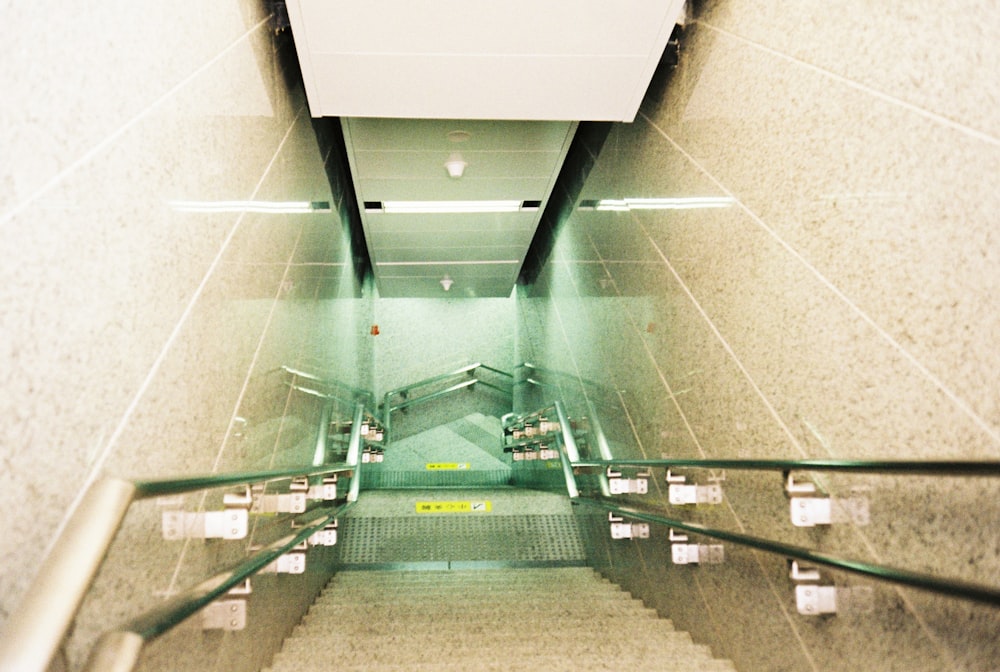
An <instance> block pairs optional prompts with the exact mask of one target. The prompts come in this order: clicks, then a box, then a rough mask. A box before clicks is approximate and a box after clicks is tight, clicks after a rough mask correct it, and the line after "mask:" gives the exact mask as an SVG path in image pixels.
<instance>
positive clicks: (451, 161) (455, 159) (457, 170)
mask: <svg viewBox="0 0 1000 672" xmlns="http://www.w3.org/2000/svg"><path fill="white" fill-rule="evenodd" d="M468 165H469V164H468V163H466V161H465V159H463V158H462V155H461V154H459V153H458V152H452V154H451V156H449V157H448V160H447V161H445V162H444V167H445V170H447V171H448V177H450V178H452V179H455V180H457V179H458V178H460V177H462V174H463V173H465V168H466V167H467V166H468Z"/></svg>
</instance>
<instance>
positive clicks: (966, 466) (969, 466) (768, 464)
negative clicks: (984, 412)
mask: <svg viewBox="0 0 1000 672" xmlns="http://www.w3.org/2000/svg"><path fill="white" fill-rule="evenodd" d="M573 467H574V468H599V469H605V468H607V467H644V468H645V467H666V468H667V469H678V468H683V467H686V468H699V469H732V470H750V471H780V472H788V471H833V472H853V473H866V474H925V475H930V476H1000V461H997V460H851V459H818V460H766V459H761V460H756V459H739V460H729V459H690V460H689V459H671V458H664V459H660V460H633V459H627V458H626V459H620V460H619V459H615V458H611V459H600V460H573Z"/></svg>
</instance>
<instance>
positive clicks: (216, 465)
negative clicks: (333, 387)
mask: <svg viewBox="0 0 1000 672" xmlns="http://www.w3.org/2000/svg"><path fill="white" fill-rule="evenodd" d="M296 121H297V119H296ZM292 126H293V127H294V126H295V122H292ZM278 151H279V152H280V151H281V148H280V147H279V149H278ZM302 231H303V229H302V228H301V227H300V228H299V234H298V236H297V237H296V238H295V245H293V246H292V251H291V255H290V256H289V258H288V263H287V264H286V265H285V272H284V273H283V274H282V276H281V281H280V282H279V283H278V288H277V292H276V293H275V295H274V299H273V300H272V301H271V309H270V310H269V311H268V313H267V320H266V321H265V322H264V326H263V327H262V328H261V332H260V338H259V339H258V341H257V348H256V349H255V350H254V353H253V358H252V359H251V360H250V365H249V366H248V367H247V375H246V377H245V378H244V379H243V387H242V388H240V393H239V395H238V396H237V398H236V404H235V405H234V406H233V413H232V415H231V416H230V418H229V426H228V427H227V428H226V435H225V436H224V437H223V439H222V443H221V444H220V445H219V450H218V452H217V453H216V455H215V462H214V463H213V464H212V473H213V474H214V473H216V472H217V471H218V470H219V464H220V463H221V461H222V454H223V453H224V452H225V450H226V444H227V443H228V442H229V437H230V435H231V434H232V431H233V424H234V423H235V422H236V417H237V416H238V415H239V410H240V406H241V405H242V404H243V398H244V397H245V396H246V392H247V388H249V387H250V378H251V377H252V376H253V374H254V369H255V368H256V366H257V362H258V361H259V360H260V353H261V351H262V350H263V349H264V341H266V340H267V336H268V332H269V330H270V328H271V322H272V321H273V320H274V314H275V312H277V309H278V304H279V303H280V301H281V295H282V294H283V293H284V288H285V283H286V281H287V280H288V275H289V271H290V270H291V268H292V263H291V262H292V259H294V258H295V255H296V254H297V253H298V250H299V243H300V242H301V240H302ZM288 391H289V395H290V394H291V392H292V389H291V388H288ZM278 435H279V437H280V431H279V432H278ZM273 461H274V455H273V454H272V456H271V462H270V463H269V464H268V468H269V469H270V468H271V467H272V466H273Z"/></svg>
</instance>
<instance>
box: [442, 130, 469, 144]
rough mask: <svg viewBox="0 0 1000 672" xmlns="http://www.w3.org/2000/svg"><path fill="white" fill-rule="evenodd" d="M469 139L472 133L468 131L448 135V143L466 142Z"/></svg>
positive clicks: (453, 132)
mask: <svg viewBox="0 0 1000 672" xmlns="http://www.w3.org/2000/svg"><path fill="white" fill-rule="evenodd" d="M471 137H472V133H469V132H468V131H451V132H450V133H448V140H449V142H468V140H469V138H471Z"/></svg>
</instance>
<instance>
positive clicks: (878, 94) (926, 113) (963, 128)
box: [640, 20, 1000, 145]
mask: <svg viewBox="0 0 1000 672" xmlns="http://www.w3.org/2000/svg"><path fill="white" fill-rule="evenodd" d="M692 23H696V24H697V25H699V26H704V27H705V28H708V29H709V30H714V31H715V32H717V33H720V34H722V35H725V36H726V37H729V38H732V39H734V40H737V41H739V42H743V43H744V44H747V45H750V46H751V47H754V48H755V49H759V50H760V51H763V52H765V53H767V54H771V55H772V56H776V57H778V58H781V59H783V60H786V61H788V62H790V63H794V64H796V65H798V66H800V67H803V68H806V69H807V70H812V71H813V72H815V73H818V74H820V75H822V76H824V77H828V78H830V79H833V80H835V81H837V82H840V83H841V84H844V85H845V86H849V87H851V88H852V89H857V90H858V91H863V92H864V93H867V94H868V95H870V96H874V97H875V98H878V99H879V100H882V101H884V102H887V103H889V104H891V105H895V106H897V107H901V108H903V109H905V110H907V111H909V112H913V113H914V114H918V115H920V116H922V117H924V118H926V119H930V120H931V121H933V122H936V123H938V124H941V125H942V126H947V127H948V128H950V129H952V130H955V131H958V132H959V133H963V134H965V135H968V136H970V137H972V138H975V139H976V140H981V141H983V142H986V143H989V144H991V145H1000V138H997V137H996V136H993V135H990V134H989V133H986V132H984V131H980V130H977V129H975V128H972V127H971V126H967V125H965V124H963V123H961V122H958V121H955V120H954V119H949V118H948V117H945V116H944V115H941V114H938V113H937V112H931V111H930V110H927V109H924V108H922V107H920V106H918V105H914V104H913V103H909V102H907V101H905V100H903V99H902V98H897V97H895V96H892V95H889V94H888V93H883V92H882V91H879V90H878V89H875V88H872V87H871V86H868V85H867V84H862V83H861V82H857V81H855V80H853V79H849V78H847V77H845V76H843V75H838V74H837V73H835V72H833V71H832V70H827V69H826V68H822V67H820V66H818V65H813V64H812V63H808V62H806V61H803V60H801V59H798V58H796V57H794V56H791V55H789V54H785V53H783V52H780V51H777V50H776V49H772V48H771V47H766V46H764V45H763V44H761V43H759V42H755V41H753V40H751V39H748V38H746V37H743V36H741V35H737V34H736V33H731V32H729V31H728V30H726V29H725V28H719V27H718V26H713V25H712V24H710V23H706V22H705V21H701V20H699V21H692ZM640 114H642V113H641V112H640Z"/></svg>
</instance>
